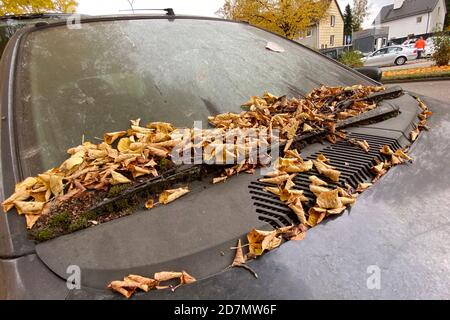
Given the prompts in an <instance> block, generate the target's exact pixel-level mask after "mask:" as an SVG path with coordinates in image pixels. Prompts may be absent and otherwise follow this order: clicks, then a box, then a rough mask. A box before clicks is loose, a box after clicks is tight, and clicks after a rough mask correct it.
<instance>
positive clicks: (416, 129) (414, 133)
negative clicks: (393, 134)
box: [409, 128, 420, 141]
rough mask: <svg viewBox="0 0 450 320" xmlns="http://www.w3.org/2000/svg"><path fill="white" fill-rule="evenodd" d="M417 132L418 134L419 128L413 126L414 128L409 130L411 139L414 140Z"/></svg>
mask: <svg viewBox="0 0 450 320" xmlns="http://www.w3.org/2000/svg"><path fill="white" fill-rule="evenodd" d="M419 134H420V130H419V128H415V129H414V130H412V131H411V132H410V134H409V135H410V137H411V141H416V139H417V137H418V136H419Z"/></svg>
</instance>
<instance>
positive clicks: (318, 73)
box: [15, 19, 368, 176]
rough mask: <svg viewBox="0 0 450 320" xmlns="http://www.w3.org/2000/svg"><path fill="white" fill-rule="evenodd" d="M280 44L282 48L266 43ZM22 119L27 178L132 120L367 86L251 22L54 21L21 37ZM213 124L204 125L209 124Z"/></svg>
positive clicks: (18, 107)
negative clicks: (73, 25)
mask: <svg viewBox="0 0 450 320" xmlns="http://www.w3.org/2000/svg"><path fill="white" fill-rule="evenodd" d="M268 42H274V43H275V44H277V45H278V46H280V47H281V48H282V49H283V52H275V51H271V50H268V49H266V46H267V43H268ZM16 79H17V83H16V84H17V86H16V88H17V89H16V90H17V91H16V95H15V97H16V100H15V116H16V133H17V135H18V140H19V150H20V159H21V161H22V173H23V175H24V176H33V175H36V174H38V173H39V172H42V171H44V170H47V169H49V168H51V167H54V166H57V165H58V164H60V163H61V162H62V161H63V160H64V159H65V158H66V157H67V154H66V150H67V149H68V148H69V147H72V146H76V145H78V144H80V143H81V142H82V141H83V140H84V141H92V142H96V140H97V139H101V138H102V136H103V133H105V132H112V131H118V130H123V129H124V128H127V127H128V125H129V120H130V119H137V118H141V119H142V123H147V122H150V121H166V122H171V123H173V124H174V125H176V126H192V125H193V122H194V121H196V120H201V121H204V123H205V120H206V119H207V117H208V116H209V115H215V114H218V113H223V112H226V111H234V112H239V111H240V110H241V109H240V105H241V104H242V103H243V102H245V101H247V100H248V99H249V97H250V96H252V95H261V94H262V93H263V92H264V91H269V92H271V93H272V94H275V95H285V94H286V95H288V96H298V95H301V94H305V93H307V92H308V91H310V90H311V89H313V88H314V87H317V86H319V85H321V84H325V85H352V84H355V83H362V84H368V81H367V80H365V79H362V78H360V77H359V76H357V75H356V74H353V73H351V72H348V71H346V70H344V69H343V68H341V67H340V66H338V65H337V64H335V63H333V62H331V61H329V60H327V59H326V58H324V57H321V56H319V55H318V54H317V53H315V52H313V51H311V50H308V49H305V48H303V47H302V46H300V45H298V44H296V43H293V42H290V41H288V40H285V39H283V38H280V37H278V36H275V35H273V34H270V33H268V32H265V31H262V30H259V29H257V28H254V27H251V26H249V25H246V24H238V23H230V22H224V21H215V20H198V19H174V20H172V21H169V20H167V19H146V20H121V21H103V22H91V23H84V24H82V28H81V29H69V28H67V27H66V26H59V27H51V28H46V29H42V30H38V31H34V32H31V33H29V34H28V36H27V37H26V38H25V39H24V41H23V42H22V50H21V55H20V59H19V65H18V77H17V78H16ZM205 126H206V124H205V125H204V127H205Z"/></svg>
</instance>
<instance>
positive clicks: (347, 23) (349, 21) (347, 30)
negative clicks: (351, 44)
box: [344, 4, 353, 36]
mask: <svg viewBox="0 0 450 320" xmlns="http://www.w3.org/2000/svg"><path fill="white" fill-rule="evenodd" d="M352 31H353V13H352V8H351V7H350V5H349V4H347V6H346V7H345V12H344V35H346V36H351V35H352Z"/></svg>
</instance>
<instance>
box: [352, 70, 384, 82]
mask: <svg viewBox="0 0 450 320" xmlns="http://www.w3.org/2000/svg"><path fill="white" fill-rule="evenodd" d="M355 70H356V71H358V72H359V73H362V74H363V75H365V76H366V77H369V78H370V79H372V80H375V81H377V82H380V81H381V76H382V72H381V69H380V68H378V67H360V68H355Z"/></svg>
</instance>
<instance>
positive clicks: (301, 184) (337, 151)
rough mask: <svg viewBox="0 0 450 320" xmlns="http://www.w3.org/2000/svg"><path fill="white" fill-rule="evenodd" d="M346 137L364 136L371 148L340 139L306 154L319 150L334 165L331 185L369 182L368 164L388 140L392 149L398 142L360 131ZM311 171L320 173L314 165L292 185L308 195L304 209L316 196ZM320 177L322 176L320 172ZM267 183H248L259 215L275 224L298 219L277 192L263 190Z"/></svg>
mask: <svg viewBox="0 0 450 320" xmlns="http://www.w3.org/2000/svg"><path fill="white" fill-rule="evenodd" d="M348 137H349V138H355V139H357V140H366V141H367V142H368V143H369V145H370V151H369V152H365V151H364V150H362V149H361V148H359V147H357V146H354V145H352V144H350V143H348V142H346V141H341V142H337V143H335V144H333V145H330V146H327V147H325V148H323V149H322V150H320V151H319V152H317V153H315V154H314V155H311V156H309V157H307V158H306V159H316V157H317V155H318V154H319V153H322V154H324V155H325V156H326V157H327V158H328V159H330V163H331V165H333V166H335V167H336V169H337V170H339V171H340V172H341V175H340V179H339V183H338V184H336V183H332V182H330V181H329V180H327V182H328V183H329V186H330V187H337V186H342V187H343V186H345V184H349V185H350V186H352V187H353V188H356V187H357V186H358V184H359V183H360V182H370V181H371V180H372V178H373V175H372V173H371V172H370V167H372V166H373V165H374V164H376V161H375V160H376V159H378V160H380V161H383V160H384V156H382V155H381V154H380V153H379V150H380V149H381V147H382V146H383V145H386V144H387V145H389V146H390V147H391V149H392V150H394V151H395V150H397V149H399V148H400V145H399V143H398V142H397V141H396V140H395V139H391V138H385V137H378V136H372V135H367V134H360V133H351V134H349V135H348ZM310 175H316V176H320V175H319V173H318V172H317V170H316V169H315V168H313V169H312V170H311V171H308V172H304V173H300V174H298V175H297V176H296V177H295V178H294V182H295V187H294V188H296V189H299V190H303V193H304V195H305V196H306V197H308V199H310V201H309V203H307V204H304V208H305V212H306V211H307V210H308V209H309V208H310V207H311V206H312V205H314V199H315V196H314V195H313V194H312V192H311V191H310V190H309V184H310V181H309V176H310ZM320 178H323V177H322V176H320ZM325 180H326V179H325ZM266 186H273V185H271V184H268V183H262V182H259V181H253V182H251V184H250V185H249V189H250V194H251V197H252V199H253V201H254V205H255V207H256V213H257V214H258V218H259V219H260V220H262V221H265V222H267V223H269V224H270V225H272V227H274V228H280V227H284V226H289V225H292V224H293V223H298V219H297V216H296V215H295V214H294V213H293V212H292V211H291V209H289V207H287V206H286V205H285V204H284V203H283V202H281V201H280V200H279V198H278V196H276V195H274V194H272V193H270V192H268V191H265V190H264V187H266Z"/></svg>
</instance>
